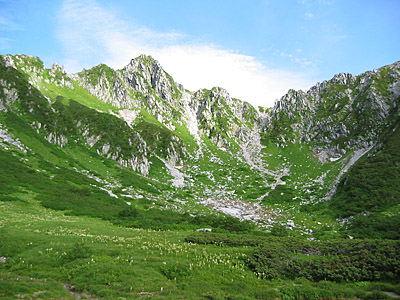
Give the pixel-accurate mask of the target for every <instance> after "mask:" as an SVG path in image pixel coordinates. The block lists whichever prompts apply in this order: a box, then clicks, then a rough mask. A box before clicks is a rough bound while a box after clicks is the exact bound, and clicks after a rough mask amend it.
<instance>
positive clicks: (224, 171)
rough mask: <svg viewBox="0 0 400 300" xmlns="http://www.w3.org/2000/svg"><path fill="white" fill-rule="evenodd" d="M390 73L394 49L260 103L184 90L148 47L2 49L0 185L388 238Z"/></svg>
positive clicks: (117, 205)
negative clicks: (94, 52) (60, 61)
mask: <svg viewBox="0 0 400 300" xmlns="http://www.w3.org/2000/svg"><path fill="white" fill-rule="evenodd" d="M399 78H400V63H399V62H397V63H394V64H392V65H389V66H386V67H382V68H380V69H378V70H374V71H369V72H366V73H364V74H361V75H359V76H354V75H351V74H339V75H336V76H335V77H334V78H333V79H331V80H329V81H324V82H322V83H318V84H317V85H316V86H314V87H312V88H311V89H309V90H308V91H306V92H304V91H294V90H290V91H289V92H288V93H287V94H286V95H284V96H283V97H282V98H281V99H280V100H279V101H277V102H276V103H275V106H274V107H273V108H270V109H266V108H262V107H259V108H254V107H253V106H251V105H250V104H249V103H246V102H243V101H241V100H238V99H234V98H232V97H231V96H230V95H229V93H228V92H227V91H226V90H224V89H222V88H213V89H211V90H206V89H203V90H199V91H195V92H191V91H188V90H185V89H184V87H183V86H182V85H180V84H178V83H176V82H174V80H173V79H172V77H171V76H170V75H169V74H168V73H166V72H165V71H164V70H163V69H162V67H161V66H160V64H159V63H158V62H157V61H156V60H154V59H153V58H151V57H150V56H145V55H141V56H139V57H137V58H135V59H132V60H131V62H130V63H129V64H128V65H127V66H125V67H124V68H123V69H121V70H113V69H111V68H110V67H108V66H106V65H99V66H96V67H94V68H92V69H90V70H83V71H82V72H79V73H77V74H66V73H65V71H64V69H63V67H60V66H58V65H57V64H53V65H52V66H51V68H50V69H46V68H45V67H44V65H43V63H42V62H41V61H40V60H39V59H38V58H36V57H30V56H25V55H16V56H11V55H6V56H2V57H1V62H0V151H1V153H2V154H1V167H2V176H1V181H0V183H1V185H2V186H3V187H4V188H3V189H2V190H1V191H0V192H1V196H0V197H3V198H4V197H12V196H13V194H15V193H20V192H27V193H28V192H34V193H35V197H36V199H37V200H39V201H40V202H41V203H42V204H43V205H44V206H46V207H49V208H53V209H63V210H69V211H70V212H71V213H72V214H78V215H80V214H83V215H85V214H87V215H91V216H98V217H101V218H104V219H107V220H111V221H113V222H116V223H118V224H123V225H126V226H132V227H142V228H147V227H150V228H174V226H175V225H174V224H186V225H185V226H189V227H190V226H192V227H194V228H195V227H199V226H200V227H201V226H203V227H213V228H217V229H218V228H219V229H221V230H222V229H223V230H241V228H245V227H246V226H250V227H251V226H252V225H251V224H250V223H248V222H239V221H238V220H247V221H253V222H255V223H256V224H258V225H259V226H261V227H265V228H266V229H267V230H269V229H271V227H272V228H275V229H276V228H278V227H279V226H281V227H282V228H284V229H286V230H290V232H291V234H292V235H298V236H301V235H305V236H308V237H310V238H328V237H331V236H341V235H347V234H352V235H355V236H368V234H371V235H374V236H377V237H390V238H398V236H396V235H395V234H389V235H388V236H385V233H384V232H385V230H386V229H385V228H387V227H393V226H394V225H393V224H394V223H393V222H392V223H390V224H389V223H388V224H386V225H382V226H383V227H382V226H380V227H379V226H377V225H376V223H377V222H378V221H376V220H377V219H379V220H381V219H384V218H385V216H390V217H391V218H393V219H395V218H397V219H398V217H399V214H400V206H399V205H400V190H399V179H398V178H399V176H397V175H398V172H399V167H400V166H399V163H398V148H397V147H396V145H397V144H398V142H397V141H398V124H399V122H400V121H399V115H400V108H399V104H400V80H399ZM365 168H369V170H370V171H371V172H367V171H366V170H365ZM17 173H18V174H21V175H18V174H17ZM366 173H368V174H369V173H370V174H376V176H379V177H380V178H379V179H380V180H377V181H374V178H369V177H368V176H367V177H365V176H364V175H365V174H366ZM382 173H384V174H390V175H387V177H388V178H387V180H383V179H382ZM383 178H385V177H383ZM353 187H354V188H353ZM60 190H62V191H63V193H61V194H62V195H60ZM355 203H357V205H355ZM354 206H356V207H355V208H353V209H349V207H354ZM224 214H227V215H230V216H234V217H236V218H237V219H234V218H227V217H224ZM160 216H163V217H160ZM371 216H372V217H371ZM361 217H363V218H361ZM368 217H369V218H368ZM337 218H339V219H337ZM361 221H362V222H364V223H363V224H364V225H365V226H366V228H369V230H364V231H357V230H354V224H356V222H361ZM353 223H354V224H353ZM378 223H379V224H381V223H382V222H380V221H379V222H378ZM352 224H353V225H352ZM357 224H358V223H357ZM371 224H372V225H371ZM373 224H375V225H373ZM382 224H383V223H382ZM395 226H397V227H396V228H398V226H399V224H396V225H395ZM246 228H247V227H246ZM386 231H387V230H386ZM395 231H396V230H395ZM397 232H399V231H398V230H397Z"/></svg>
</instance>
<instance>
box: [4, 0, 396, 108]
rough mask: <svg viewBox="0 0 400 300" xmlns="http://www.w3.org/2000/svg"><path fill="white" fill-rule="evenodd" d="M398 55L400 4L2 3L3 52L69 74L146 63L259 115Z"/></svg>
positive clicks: (293, 0)
mask: <svg viewBox="0 0 400 300" xmlns="http://www.w3.org/2000/svg"><path fill="white" fill-rule="evenodd" d="M399 49H400V0H379V1H378V0H196V1H195V0H140V1H138V0H113V1H111V0H108V1H106V0H80V1H79V0H0V54H13V55H14V54H27V55H32V56H38V57H39V58H40V59H41V60H42V61H43V62H44V63H45V66H46V67H50V66H51V64H52V63H53V62H57V63H58V64H60V65H64V67H65V70H66V71H67V72H68V73H75V72H79V71H81V70H82V69H83V68H86V69H89V68H91V67H93V66H96V65H98V64H100V63H105V64H107V65H109V66H110V67H112V68H114V69H120V68H123V67H124V66H125V65H127V64H128V63H129V61H130V59H132V58H135V57H137V56H139V55H140V54H146V55H151V56H152V57H153V58H155V59H156V60H158V61H159V62H160V64H161V65H162V67H163V68H164V69H165V70H166V71H167V72H168V73H169V74H170V75H171V76H172V77H173V78H174V80H175V81H176V82H178V83H181V84H183V85H184V87H185V88H186V89H189V90H192V91H195V90H198V89H200V88H208V89H211V88H212V87H214V86H220V87H223V88H225V89H226V90H227V91H228V92H229V93H230V95H231V96H232V97H235V98H239V99H241V100H244V101H247V102H250V103H252V104H253V105H256V106H257V105H260V106H264V107H271V106H273V104H274V101H275V100H277V99H279V98H280V97H281V96H283V95H284V94H285V93H286V92H287V91H288V90H289V89H296V90H297V89H303V90H307V89H308V88H310V87H311V86H313V85H314V84H316V83H317V82H321V81H323V80H328V79H330V78H332V77H333V76H334V75H335V74H338V73H341V72H344V73H353V74H355V75H358V74H360V73H363V72H365V71H368V70H372V69H375V68H379V67H381V66H384V65H387V64H391V63H393V62H395V61H398V60H400V51H399Z"/></svg>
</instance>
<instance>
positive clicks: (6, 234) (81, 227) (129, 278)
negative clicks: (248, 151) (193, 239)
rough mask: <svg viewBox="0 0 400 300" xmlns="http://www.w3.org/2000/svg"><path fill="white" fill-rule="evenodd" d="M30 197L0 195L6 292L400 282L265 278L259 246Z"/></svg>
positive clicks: (0, 292) (74, 294) (342, 287)
mask: <svg viewBox="0 0 400 300" xmlns="http://www.w3.org/2000/svg"><path fill="white" fill-rule="evenodd" d="M16 199H18V200H16ZM32 199H33V195H32V194H31V193H21V194H15V195H14V198H13V201H0V211H1V214H0V256H1V260H0V298H1V299H76V298H78V299H81V298H89V299H139V298H143V297H151V298H153V299H276V298H279V299H295V298H296V299H320V298H324V299H335V298H348V299H352V298H356V297H358V298H365V299H366V298H368V299H382V297H386V298H388V297H389V296H388V295H387V294H385V293H383V292H382V291H385V292H391V293H392V294H391V295H395V294H393V293H395V292H397V293H399V290H400V284H394V283H370V282H356V283H340V284H339V283H333V282H328V281H323V282H318V283H313V282H310V281H308V280H307V279H305V278H299V279H296V280H284V279H274V280H266V279H261V278H260V277H258V276H256V274H255V273H254V272H252V271H251V270H250V269H249V267H248V265H247V261H248V260H247V258H248V257H249V256H250V255H251V253H252V252H253V249H254V247H251V246H240V247H234V246H227V245H202V244H195V243H188V242H185V237H187V236H188V235H190V234H193V231H192V232H190V231H154V230H144V229H131V228H125V227H118V226H115V225H113V224H111V223H109V222H107V221H104V220H100V219H97V218H89V217H86V216H69V215H67V212H62V211H54V210H51V209H46V208H43V207H42V206H41V205H40V204H39V202H37V201H36V200H32Z"/></svg>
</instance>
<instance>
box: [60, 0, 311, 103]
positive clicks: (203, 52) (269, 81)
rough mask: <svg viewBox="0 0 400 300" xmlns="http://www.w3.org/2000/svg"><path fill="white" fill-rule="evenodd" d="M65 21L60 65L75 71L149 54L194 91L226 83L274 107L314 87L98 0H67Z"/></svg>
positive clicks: (234, 93)
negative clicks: (127, 17)
mask: <svg viewBox="0 0 400 300" xmlns="http://www.w3.org/2000/svg"><path fill="white" fill-rule="evenodd" d="M59 22H60V26H59V30H58V38H59V40H60V41H61V43H62V44H63V46H64V49H65V58H64V59H63V60H62V61H61V62H60V63H62V64H64V65H65V67H66V70H67V71H70V72H77V71H80V70H81V69H82V68H83V67H86V68H88V67H92V66H94V65H96V64H99V63H101V62H103V63H106V64H107V65H109V66H111V67H113V68H121V67H123V66H124V65H126V64H127V63H128V62H129V60H130V59H131V58H134V57H137V56H138V55H140V54H142V53H144V54H148V55H151V56H153V57H154V58H155V59H157V60H158V61H159V62H160V63H161V65H162V66H163V68H164V69H165V70H166V71H167V72H168V73H169V74H170V75H171V76H172V77H173V78H174V79H175V81H177V82H179V83H181V84H183V85H184V87H185V88H187V89H189V90H197V89H200V88H212V87H213V86H221V87H223V88H225V89H227V90H228V91H229V93H230V94H231V96H232V97H235V98H239V99H242V100H245V101H248V102H250V103H252V104H253V105H262V106H272V105H273V103H274V100H275V99H278V98H280V97H281V96H283V95H284V94H285V93H286V92H287V90H288V89H289V88H294V89H300V88H303V89H304V88H307V87H309V86H310V85H311V82H310V81H309V80H306V79H304V78H303V77H302V76H301V75H300V74H296V73H292V72H286V71H282V70H277V69H269V68H267V67H265V66H264V65H263V64H262V63H260V62H259V61H257V59H255V58H254V57H252V56H246V55H243V54H239V53H235V52H234V51H231V50H226V49H221V48H220V47H217V46H215V45H212V44H208V43H204V42H194V41H193V40H191V39H190V37H188V36H185V35H184V34H180V33H176V32H155V31H153V30H150V29H148V28H146V27H144V26H142V25H135V24H128V23H127V22H124V21H122V20H120V19H119V18H118V16H117V15H116V14H114V13H113V12H110V11H108V10H106V9H104V8H103V7H101V6H100V5H99V4H98V3H97V2H96V1H95V0H86V1H76V0H65V1H64V3H63V6H62V9H61V11H60V13H59Z"/></svg>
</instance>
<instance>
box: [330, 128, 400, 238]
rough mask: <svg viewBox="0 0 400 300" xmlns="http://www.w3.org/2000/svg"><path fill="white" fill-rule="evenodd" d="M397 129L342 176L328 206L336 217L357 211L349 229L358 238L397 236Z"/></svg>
mask: <svg viewBox="0 0 400 300" xmlns="http://www.w3.org/2000/svg"><path fill="white" fill-rule="evenodd" d="M399 149H400V130H399V128H398V127H397V129H396V130H395V131H391V132H389V133H387V134H386V136H385V138H384V141H383V144H382V145H381V146H380V147H379V148H378V149H376V150H375V151H374V152H372V153H370V154H369V155H368V156H365V157H363V158H362V159H361V160H360V161H359V162H358V163H357V164H356V165H355V166H354V167H353V168H351V169H350V171H349V172H348V173H347V174H346V176H345V177H344V178H343V179H342V181H341V183H340V185H339V186H338V190H337V192H336V194H335V195H334V197H333V198H332V201H331V202H330V208H331V209H333V210H334V212H335V215H336V216H337V217H342V218H346V217H350V216H354V215H356V218H355V220H354V221H353V222H352V223H351V224H350V225H349V233H350V234H352V235H354V236H355V237H357V238H366V237H373V238H389V239H400V218H399V216H398V215H397V214H396V213H395V211H396V209H398V207H399V206H400V197H399V193H400V152H399Z"/></svg>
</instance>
